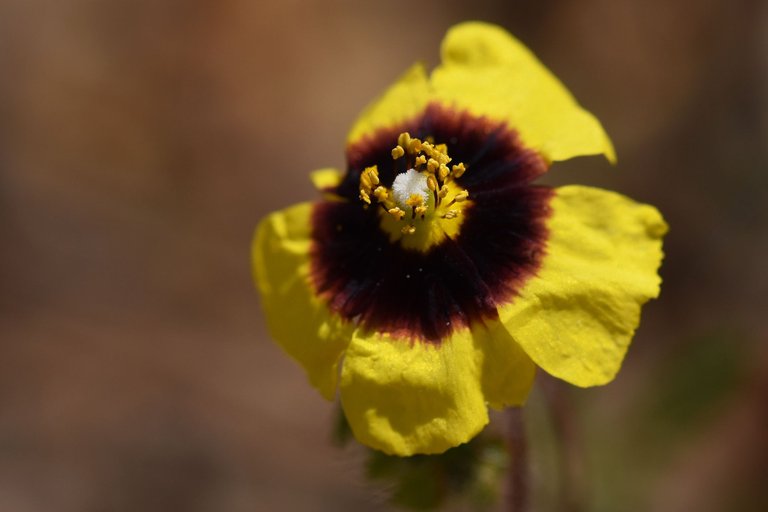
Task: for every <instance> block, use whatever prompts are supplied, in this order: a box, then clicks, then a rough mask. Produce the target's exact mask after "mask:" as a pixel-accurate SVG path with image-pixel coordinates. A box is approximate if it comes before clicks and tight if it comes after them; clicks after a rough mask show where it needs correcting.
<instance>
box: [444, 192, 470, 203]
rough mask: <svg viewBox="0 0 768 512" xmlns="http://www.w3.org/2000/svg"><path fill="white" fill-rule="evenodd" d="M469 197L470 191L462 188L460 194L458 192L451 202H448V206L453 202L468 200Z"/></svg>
mask: <svg viewBox="0 0 768 512" xmlns="http://www.w3.org/2000/svg"><path fill="white" fill-rule="evenodd" d="M468 197H469V191H467V190H462V191H461V192H459V193H458V194H456V195H455V196H454V197H453V199H452V200H451V202H450V203H448V206H451V205H452V204H454V203H462V202H464V201H466V200H467V198H468Z"/></svg>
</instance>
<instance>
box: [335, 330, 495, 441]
mask: <svg viewBox="0 0 768 512" xmlns="http://www.w3.org/2000/svg"><path fill="white" fill-rule="evenodd" d="M340 390H341V404H342V407H343V408H344V413H345V415H346V417H347V420H348V421H349V424H350V426H351V427H352V431H353V432H354V434H355V437H356V438H357V440H358V441H360V442H361V443H363V444H366V445H368V446H370V447H372V448H376V449H378V450H381V451H383V452H386V453H389V454H395V455H400V456H409V455H413V454H416V453H427V454H429V453H442V452H444V451H445V450H447V449H448V448H451V447H453V446H457V445H459V444H461V443H464V442H467V441H469V440H470V439H471V438H472V437H474V436H475V435H476V434H477V433H478V432H480V430H482V428H483V427H484V426H485V425H486V424H487V423H488V410H487V408H486V405H485V399H484V397H483V392H482V388H481V384H480V365H479V361H478V355H477V350H476V348H475V344H474V342H473V339H472V335H471V332H470V331H469V330H467V329H464V330H462V331H461V332H457V333H454V334H453V336H451V337H450V338H449V339H446V340H444V341H442V342H441V343H440V344H439V345H431V344H429V343H423V342H415V343H411V342H410V341H408V340H403V339H393V338H391V337H390V336H388V335H381V334H368V335H363V334H361V333H360V332H356V333H355V335H354V337H353V339H352V343H350V345H349V347H348V349H347V352H346V356H345V358H344V364H343V366H342V370H341V385H340Z"/></svg>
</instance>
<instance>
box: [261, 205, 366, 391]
mask: <svg viewBox="0 0 768 512" xmlns="http://www.w3.org/2000/svg"><path fill="white" fill-rule="evenodd" d="M311 212H312V205H311V204H309V203H302V204H298V205H295V206H292V207H290V208H287V209H285V210H282V211H279V212H275V213H273V214H271V215H269V216H268V217H267V218H265V219H264V220H262V221H261V223H260V224H259V226H258V228H257V229H256V235H255V237H254V240H253V247H252V256H253V272H254V277H255V279H256V284H257V286H258V289H259V291H260V292H261V302H262V306H263V308H264V311H265V314H266V319H267V326H268V328H269V331H270V334H271V335H272V337H273V338H274V339H275V341H277V343H278V344H279V345H280V346H281V347H282V348H283V349H284V350H285V351H286V352H287V353H288V354H289V355H290V356H291V357H293V358H294V359H296V360H297V361H298V362H299V363H300V364H301V365H302V366H303V367H304V369H305V370H306V372H307V376H308V377H309V381H310V382H311V384H312V385H313V386H314V387H316V388H317V389H318V391H320V393H321V394H322V395H323V396H324V397H325V398H327V399H331V398H333V396H334V393H335V390H336V380H337V373H338V362H339V358H340V356H341V353H342V351H343V350H344V348H345V347H346V346H347V344H348V343H349V340H350V339H351V337H352V328H351V326H349V325H348V324H345V323H343V322H342V321H341V320H340V319H338V318H337V317H335V316H333V315H331V314H330V312H329V311H328V309H327V307H326V306H325V305H324V303H323V302H322V301H321V300H319V299H318V297H316V296H315V295H314V293H313V289H312V286H311V284H310V281H309V271H310V263H309V250H310V246H311V241H310V233H311V225H310V216H311Z"/></svg>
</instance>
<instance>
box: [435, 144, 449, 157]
mask: <svg viewBox="0 0 768 512" xmlns="http://www.w3.org/2000/svg"><path fill="white" fill-rule="evenodd" d="M435 151H437V152H439V153H441V154H443V155H447V154H448V146H446V145H445V144H438V145H436V146H435Z"/></svg>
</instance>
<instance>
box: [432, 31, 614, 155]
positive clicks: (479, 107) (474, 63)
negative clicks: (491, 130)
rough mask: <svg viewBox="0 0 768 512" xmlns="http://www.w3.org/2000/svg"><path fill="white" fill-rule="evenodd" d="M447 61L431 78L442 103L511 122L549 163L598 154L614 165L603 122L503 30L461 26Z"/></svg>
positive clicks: (448, 39)
mask: <svg viewBox="0 0 768 512" xmlns="http://www.w3.org/2000/svg"><path fill="white" fill-rule="evenodd" d="M442 59H443V64H442V65H441V66H439V67H438V68H437V69H435V71H434V72H433V74H432V79H431V84H432V87H433V90H434V91H433V94H434V97H435V98H436V99H438V100H439V101H440V102H441V103H444V104H447V105H451V106H455V107H458V108H460V109H466V110H469V111H470V112H472V113H474V114H478V115H482V116H487V117H489V118H492V119H497V120H499V121H504V122H506V123H507V124H508V125H509V127H510V128H512V129H514V130H517V131H518V133H519V134H520V137H521V139H522V141H523V143H524V144H525V145H526V146H528V147H530V148H533V149H536V150H538V151H539V152H541V154H542V155H544V156H545V157H546V158H548V159H549V160H550V161H557V160H566V159H568V158H571V157H574V156H579V155H596V154H603V155H605V156H606V157H607V158H608V159H609V160H610V161H611V162H613V161H615V153H614V150H613V146H612V144H611V141H610V139H609V138H608V136H607V135H606V133H605V131H604V130H603V128H602V126H601V125H600V122H599V121H598V120H597V119H595V117H594V116H593V115H592V114H590V113H589V112H587V111H586V110H584V109H582V108H581V107H580V106H579V105H578V104H577V103H576V101H575V100H574V98H573V97H572V96H571V94H570V93H569V92H568V91H567V90H566V88H565V87H564V86H563V85H562V84H561V83H560V81H559V80H558V79H557V78H556V77H555V76H554V75H553V74H552V73H551V72H550V71H549V70H548V69H547V68H545V67H544V66H543V65H542V64H541V62H539V60H538V59H537V58H536V57H535V56H534V55H533V54H532V53H531V51H530V50H528V48H526V47H525V46H524V45H523V44H522V43H520V41H518V40H517V39H515V38H513V37H512V36H511V35H510V34H509V33H508V32H506V31H505V30H504V29H502V28H500V27H497V26H495V25H490V24H487V23H481V22H467V23H462V24H459V25H456V26H454V27H453V28H451V29H450V30H449V31H448V34H447V35H446V36H445V39H444V40H443V44H442Z"/></svg>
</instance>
